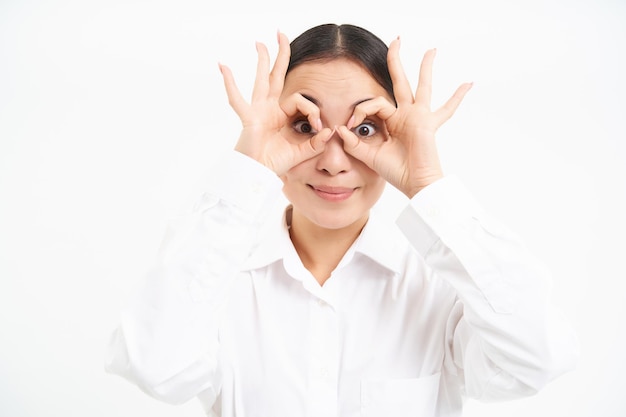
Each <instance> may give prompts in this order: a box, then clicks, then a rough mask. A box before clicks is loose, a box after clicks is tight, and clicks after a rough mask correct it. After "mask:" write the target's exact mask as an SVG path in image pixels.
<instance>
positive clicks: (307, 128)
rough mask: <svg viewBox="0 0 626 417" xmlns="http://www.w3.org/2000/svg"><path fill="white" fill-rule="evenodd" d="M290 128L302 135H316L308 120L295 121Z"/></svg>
mask: <svg viewBox="0 0 626 417" xmlns="http://www.w3.org/2000/svg"><path fill="white" fill-rule="evenodd" d="M292 126H293V130H295V131H296V132H298V133H302V134H303V135H314V134H316V133H317V132H316V131H315V129H313V126H311V124H310V123H309V121H308V120H296V121H295V122H294V123H293V125H292Z"/></svg>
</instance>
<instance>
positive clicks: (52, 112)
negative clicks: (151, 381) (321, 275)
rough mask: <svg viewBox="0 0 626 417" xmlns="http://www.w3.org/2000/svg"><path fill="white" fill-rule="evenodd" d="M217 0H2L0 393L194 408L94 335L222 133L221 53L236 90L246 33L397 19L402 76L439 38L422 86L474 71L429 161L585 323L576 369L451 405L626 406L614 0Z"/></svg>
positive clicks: (441, 90) (170, 409)
mask: <svg viewBox="0 0 626 417" xmlns="http://www.w3.org/2000/svg"><path fill="white" fill-rule="evenodd" d="M226 3H227V5H221V6H215V5H212V4H211V2H209V1H208V0H205V1H194V0H183V1H174V0H171V1H120V0H108V1H104V0H102V1H78V0H76V1H72V0H58V1H54V2H53V1H28V0H24V1H11V0H2V1H1V2H0V415H1V416H11V417H22V416H29V417H30V416H65V417H74V416H80V417H82V416H90V417H94V416H107V417H124V416H148V415H149V416H153V417H157V416H177V417H183V416H199V415H202V412H201V410H200V407H199V405H198V403H196V402H191V403H189V404H186V405H184V406H179V407H174V406H170V405H164V404H161V403H159V402H157V401H156V400H153V399H151V398H150V397H148V396H146V395H145V394H143V393H142V392H140V391H139V390H138V389H137V388H135V387H134V386H132V385H131V384H129V383H128V382H126V381H124V380H123V379H121V378H119V377H116V376H112V375H108V374H106V373H105V372H104V370H103V358H104V354H105V345H106V342H107V338H108V335H109V333H110V332H111V330H112V329H113V327H114V326H115V324H116V322H117V312H118V310H119V308H120V305H121V303H122V302H123V299H124V297H125V296H126V294H128V292H129V291H130V289H131V288H132V286H133V284H134V283H135V282H136V280H137V279H138V278H139V277H140V276H141V273H142V271H143V270H144V269H145V268H146V267H147V265H148V264H149V263H150V261H151V260H152V259H153V257H154V255H155V252H156V248H157V247H158V244H159V241H160V237H161V234H162V232H163V230H164V227H165V224H166V221H167V219H168V217H170V216H172V215H173V214H175V213H176V212H177V211H178V210H179V209H180V208H181V207H184V206H185V204H187V203H188V201H189V200H191V199H192V198H193V195H194V194H195V193H196V192H197V191H198V190H200V189H201V188H202V183H201V181H200V179H201V177H202V173H203V172H204V171H205V169H206V167H207V166H209V165H210V164H211V162H212V161H213V160H214V159H215V158H217V157H218V156H219V155H220V153H222V152H225V151H227V150H229V149H230V148H232V146H233V144H234V141H235V139H236V137H237V135H238V131H239V122H238V119H237V118H236V117H235V115H234V113H233V112H232V111H231V110H230V108H229V107H228V105H227V102H226V98H225V94H224V91H223V86H222V81H221V78H220V74H219V71H218V68H217V62H218V61H220V62H224V63H226V64H228V65H230V66H231V68H232V69H233V71H234V73H235V76H236V77H237V80H238V82H239V85H240V86H241V89H242V90H243V91H244V94H246V95H248V93H249V89H250V85H251V82H252V77H253V73H254V65H255V60H256V54H255V50H254V42H255V41H257V40H259V41H262V42H265V43H267V44H268V45H269V46H270V50H271V51H272V52H275V50H276V48H275V46H276V45H275V32H276V30H277V29H280V30H282V31H283V32H285V33H286V34H287V35H288V36H289V37H290V38H293V37H294V36H296V35H297V34H299V33H300V32H301V31H303V30H305V29H307V28H308V27H310V26H313V25H316V24H319V23H326V22H333V23H355V24H359V25H362V26H364V27H366V28H368V29H370V30H372V31H373V32H374V33H376V34H378V35H379V36H380V37H381V38H382V39H383V40H385V41H387V42H388V41H391V40H392V39H393V38H394V37H395V36H397V35H401V37H402V39H403V46H402V48H403V49H402V58H403V61H404V64H405V67H406V70H407V72H409V73H410V74H411V79H412V81H413V82H415V81H416V79H417V70H418V65H419V61H420V59H421V56H422V54H423V52H424V51H425V50H426V49H427V48H430V47H437V48H438V56H437V60H436V62H435V80H434V81H435V97H434V100H435V102H436V104H441V103H442V102H443V101H444V99H445V98H447V96H448V95H450V94H451V93H452V92H453V90H454V89H455V88H456V86H457V85H458V84H460V83H461V82H464V81H474V82H475V85H474V88H473V90H472V91H471V92H470V93H469V95H468V96H467V97H466V100H465V102H464V103H463V105H462V107H461V108H460V110H459V111H458V114H457V115H456V116H455V117H454V118H453V119H452V120H451V121H450V122H449V123H448V124H447V125H446V126H445V127H444V128H442V129H441V131H440V134H439V138H438V141H439V143H440V146H441V157H442V159H443V163H444V169H445V170H446V171H447V172H450V173H455V174H456V175H458V176H460V177H461V178H462V179H463V181H464V182H465V183H466V184H467V185H468V186H469V187H470V188H471V189H472V190H473V192H474V193H475V195H476V196H477V197H478V198H479V200H480V201H481V202H482V203H483V205H484V206H485V207H486V208H487V209H488V210H489V211H491V212H492V213H494V214H496V215H497V216H499V217H501V218H502V219H504V220H505V221H506V222H507V223H508V224H509V225H510V226H511V227H512V228H514V229H515V230H517V231H518V232H519V233H520V234H522V235H523V237H524V239H525V240H526V241H527V242H528V243H529V245H530V246H531V247H532V248H533V249H534V251H535V252H536V253H537V254H538V255H539V256H540V257H541V258H542V259H543V260H544V261H545V262H546V263H547V264H548V266H549V267H550V268H551V269H552V270H553V272H554V277H555V278H554V301H555V303H556V304H557V305H558V306H559V307H561V308H562V309H563V310H564V311H565V313H566V314H567V315H568V316H569V317H570V319H571V321H572V322H573V324H574V326H575V328H576V330H577V332H578V334H579V337H580V339H581V344H582V357H581V361H580V364H579V367H578V369H577V370H576V371H574V372H572V373H569V374H567V375H565V376H563V377H561V378H560V379H558V380H556V381H554V382H553V383H552V384H551V385H549V386H548V387H547V388H546V389H545V390H544V391H543V392H541V393H540V394H538V395H536V396H534V397H532V398H529V399H524V400H520V401H514V402H510V403H503V404H481V403H477V402H474V401H470V402H468V404H467V412H466V416H468V417H478V416H480V417H490V416H503V415H506V416H509V417H516V416H517V417H522V416H529V415H546V416H568V417H598V416H600V417H623V416H626V397H625V395H624V393H625V392H624V381H623V375H624V374H625V373H626V361H625V359H624V354H625V352H626V325H625V324H624V320H623V319H624V317H626V307H624V305H626V297H625V295H624V290H623V288H624V285H623V281H624V280H625V279H626V268H625V267H624V259H625V258H626V253H625V249H626V245H625V244H624V238H625V236H626V221H625V220H624V213H625V212H626V168H624V166H625V165H626V164H625V163H626V145H625V144H624V141H625V140H626V128H625V127H624V125H625V119H626V105H625V104H624V100H625V97H626V83H625V82H624V74H626V67H625V62H626V59H625V58H626V56H625V55H626V5H625V3H624V2H622V1H621V0H614V1H609V0H593V1H591V0H590V1H587V2H584V1H575V0H573V1H565V0H563V1H544V2H538V1H528V0H527V1H523V2H519V5H513V4H512V3H506V5H504V3H505V2H504V1H497V0H492V1H489V0H483V1H479V2H470V1H462V0H459V1H457V2H435V1H430V2H424V1H411V2H399V1H398V2H394V1H385V2H377V3H375V4H366V3H363V2H361V1H352V2H344V3H342V5H341V6H338V4H339V3H341V2H338V1H326V2H325V1H318V2H283V4H277V3H276V2H265V1H260V2H256V3H255V5H247V6H246V5H245V4H244V5H242V4H239V3H237V2H234V1H230V2H226ZM401 3H403V4H405V5H407V4H412V6H411V7H410V8H407V6H400V5H399V4H401ZM224 180H226V181H227V180H228V179H227V178H224ZM386 198H387V200H385V202H383V203H381V205H380V207H378V208H377V209H380V210H386V211H388V212H389V215H393V214H395V210H397V209H398V207H399V204H402V203H403V201H402V198H400V196H399V195H398V194H397V193H396V192H394V190H388V192H387V193H386Z"/></svg>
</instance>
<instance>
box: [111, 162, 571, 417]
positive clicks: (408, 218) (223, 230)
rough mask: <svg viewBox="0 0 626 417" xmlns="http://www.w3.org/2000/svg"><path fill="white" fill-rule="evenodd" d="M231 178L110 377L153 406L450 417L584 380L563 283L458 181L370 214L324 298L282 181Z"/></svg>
mask: <svg viewBox="0 0 626 417" xmlns="http://www.w3.org/2000/svg"><path fill="white" fill-rule="evenodd" d="M218 175H219V176H217V177H215V179H216V180H215V181H213V185H211V186H210V187H209V188H210V190H209V191H208V192H207V193H206V194H204V196H203V198H202V199H201V201H200V203H199V204H198V205H197V207H196V209H195V210H194V211H193V212H192V213H189V214H188V215H186V216H183V217H182V218H181V219H179V220H178V221H177V222H173V223H172V227H171V228H170V229H169V231H168V233H167V235H166V237H165V240H164V245H163V248H162V251H161V253H160V256H159V261H158V262H157V264H156V265H155V266H154V268H153V269H151V270H150V272H149V273H148V274H146V279H145V282H144V284H143V285H142V286H141V287H140V288H139V289H138V291H137V292H136V293H135V294H134V295H133V296H132V297H131V298H130V300H129V302H128V304H127V306H126V307H125V308H124V310H123V311H122V313H121V324H120V326H119V328H118V329H117V330H116V331H115V332H114V334H113V336H112V339H111V346H110V349H109V357H108V358H107V369H108V370H109V371H110V372H114V373H117V374H119V375H122V376H124V377H126V378H128V379H129V380H131V381H132V382H133V383H135V384H137V385H138V386H139V387H141V388H142V389H143V390H144V391H145V392H147V393H149V394H151V395H153V396H154V397H156V398H159V399H162V400H164V401H168V402H172V403H180V402H184V401H187V400H189V399H191V398H193V397H198V398H199V399H200V400H201V401H202V402H203V403H204V405H205V408H206V410H207V413H212V415H216V416H223V417H235V416H237V417H242V416H245V417H281V416H285V417H299V416H303V417H305V416H306V417H335V416H342V417H357V416H364V417H365V416H376V417H380V416H393V417H403V416H420V417H430V416H445V417H448V416H450V417H452V416H460V415H461V412H462V399H463V397H465V396H469V397H473V398H477V399H481V400H504V399H510V398H516V397H520V396H525V395H530V394H533V393H535V392H537V391H538V390H539V389H541V388H542V387H543V386H544V385H545V384H546V383H547V382H549V381H550V380H552V379H553V378H555V377H556V376H558V375H560V374H561V373H563V372H565V371H568V370H570V369H572V368H573V366H574V364H575V362H576V356H577V341H576V337H575V336H574V334H573V332H572V330H571V328H570V326H569V325H568V323H567V321H566V320H564V319H563V317H562V316H561V315H560V314H559V312H558V311H556V310H555V309H554V308H553V307H552V306H551V305H550V301H549V282H550V280H549V274H548V273H547V272H546V270H545V269H544V268H543V267H542V265H541V264H540V263H538V262H537V261H536V260H535V259H534V258H533V256H532V255H531V254H529V252H528V251H527V250H526V248H525V247H524V246H523V245H522V244H521V243H520V242H519V240H518V239H517V237H516V236H515V235H514V234H512V233H511V232H510V231H509V230H507V229H506V228H505V227H504V226H502V225H501V224H500V223H499V222H497V221H496V220H494V219H493V218H491V217H489V216H487V215H486V214H485V213H484V211H483V210H482V209H481V208H480V207H479V206H478V205H477V204H476V202H475V201H474V200H473V198H472V197H471V196H470V195H469V193H468V192H467V190H466V189H465V188H464V187H463V186H462V185H461V184H460V182H459V181H458V180H456V179H455V178H453V177H446V178H444V179H442V180H439V181H438V182H436V183H434V184H432V185H430V186H429V187H427V188H425V189H423V190H422V191H420V192H419V193H418V194H417V195H416V196H415V197H414V198H413V199H412V200H411V201H410V202H409V203H408V205H407V207H406V209H405V210H404V211H402V212H401V214H400V216H399V218H398V219H396V222H395V224H394V223H393V222H389V221H388V220H387V219H382V218H376V216H374V215H372V216H371V218H370V220H369V221H368V223H367V225H366V226H365V228H364V229H363V231H362V233H361V235H360V236H359V238H358V239H357V240H356V242H355V243H354V244H353V245H352V247H351V248H350V249H349V250H348V252H347V253H346V254H345V256H344V257H343V259H342V260H341V262H340V263H339V265H338V266H337V268H336V269H335V270H334V271H333V273H332V275H331V277H330V278H329V279H328V280H327V281H326V282H325V284H324V285H323V286H320V285H319V284H318V282H317V281H316V280H315V278H314V277H313V276H312V275H311V273H310V272H309V271H308V270H307V269H305V268H304V266H303V264H302V262H301V261H300V259H299V257H298V255H297V253H296V251H295V249H294V247H293V245H292V243H291V240H290V239H289V232H288V226H287V225H286V221H285V218H286V216H285V215H284V212H285V210H284V205H283V206H281V207H280V208H279V207H278V205H277V202H279V203H281V204H282V202H283V201H284V200H283V198H282V196H281V186H282V183H281V181H280V180H279V179H278V178H277V177H276V176H275V175H274V174H273V173H272V172H270V171H269V170H267V169H266V168H264V167H262V166H261V165H260V164H258V163H256V162H255V161H252V160H251V159H249V158H247V157H245V156H243V155H240V154H238V153H236V152H233V154H232V155H231V157H230V158H229V159H228V160H227V161H225V163H224V165H223V167H222V168H221V170H220V171H219V173H218ZM224 179H227V181H224ZM220 180H221V182H220Z"/></svg>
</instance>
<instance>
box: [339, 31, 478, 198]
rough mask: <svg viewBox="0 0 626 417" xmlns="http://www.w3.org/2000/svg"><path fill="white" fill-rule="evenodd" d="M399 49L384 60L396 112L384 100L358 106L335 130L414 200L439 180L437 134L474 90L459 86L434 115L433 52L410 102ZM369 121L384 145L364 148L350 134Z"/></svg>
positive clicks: (353, 150)
mask: <svg viewBox="0 0 626 417" xmlns="http://www.w3.org/2000/svg"><path fill="white" fill-rule="evenodd" d="M399 49H400V40H399V39H396V40H394V41H393V42H392V43H391V45H390V46H389V52H388V55H387V64H388V66H389V73H390V75H391V79H392V81H393V89H394V94H395V98H396V101H397V107H396V106H394V105H393V103H391V102H390V101H389V100H388V99H386V98H384V97H378V98H375V99H372V100H368V101H366V102H363V103H361V104H359V105H358V106H357V107H356V108H355V110H354V113H353V116H352V117H351V118H350V121H349V122H348V124H347V125H346V126H341V127H338V128H337V130H338V132H339V135H340V136H341V138H342V139H343V141H344V149H345V151H346V152H347V153H349V154H351V155H352V156H354V157H355V158H357V159H359V160H361V161H363V162H364V163H365V164H367V165H368V166H369V167H370V168H372V169H373V170H375V171H376V172H378V174H379V175H381V176H382V177H383V178H385V180H387V182H389V183H390V184H392V185H393V186H394V187H396V188H398V189H399V190H400V191H402V192H403V193H404V194H405V195H406V196H407V197H409V198H412V197H413V196H414V195H415V194H416V193H417V192H419V191H420V190H421V189H422V188H424V187H426V186H428V185H429V184H432V183H433V182H435V181H436V180H438V179H440V178H441V177H443V172H442V170H441V164H440V162H439V156H438V154H437V146H436V143H435V133H436V132H437V129H439V127H441V126H442V125H443V124H444V123H445V122H446V121H447V120H448V119H449V118H450V117H452V115H453V114H454V112H455V111H456V109H457V107H458V106H459V104H461V101H462V100H463V97H464V96H465V94H466V93H467V92H468V91H469V89H470V88H471V87H472V84H471V83H465V84H462V85H461V86H459V88H457V90H456V91H455V93H454V94H453V96H452V97H451V98H450V99H449V100H448V101H447V102H446V103H445V104H444V105H443V106H442V107H441V108H439V109H437V110H435V111H432V110H431V108H430V101H431V91H432V66H433V60H434V58H435V52H436V51H435V50H434V49H431V50H428V51H427V52H426V53H425V55H424V58H423V60H422V64H421V67H420V73H419V81H418V85H417V89H416V92H415V96H414V95H413V92H412V90H411V86H410V84H409V81H408V79H407V77H406V75H405V73H404V70H403V68H402V64H401V62H400V56H399ZM371 115H376V116H377V117H379V118H380V119H382V120H383V121H384V123H385V128H386V130H387V132H386V134H387V138H386V140H385V141H382V142H374V143H368V142H367V141H364V140H361V139H359V138H358V137H357V136H356V135H355V134H354V133H353V132H352V130H351V129H352V128H353V127H354V126H358V125H359V124H361V123H362V122H363V120H365V118H366V117H367V116H371Z"/></svg>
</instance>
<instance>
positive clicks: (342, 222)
mask: <svg viewBox="0 0 626 417" xmlns="http://www.w3.org/2000/svg"><path fill="white" fill-rule="evenodd" d="M302 213H303V214H305V216H306V217H307V218H308V219H309V220H310V221H311V222H312V223H314V224H315V225H317V226H319V227H321V228H324V229H330V230H339V229H343V228H346V227H349V226H352V225H354V224H355V223H362V224H363V225H364V224H365V222H366V221H367V218H368V217H369V212H365V213H359V214H354V213H341V211H340V210H332V211H330V212H322V213H315V214H314V215H308V213H306V211H303V212H302Z"/></svg>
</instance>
